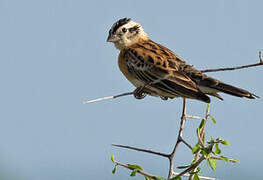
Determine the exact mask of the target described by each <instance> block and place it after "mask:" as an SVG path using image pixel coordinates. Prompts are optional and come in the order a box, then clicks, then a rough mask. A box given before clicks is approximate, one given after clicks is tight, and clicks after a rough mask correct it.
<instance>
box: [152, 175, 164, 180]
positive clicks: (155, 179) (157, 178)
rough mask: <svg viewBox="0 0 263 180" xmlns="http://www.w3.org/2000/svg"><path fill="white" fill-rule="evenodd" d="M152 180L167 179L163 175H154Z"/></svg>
mask: <svg viewBox="0 0 263 180" xmlns="http://www.w3.org/2000/svg"><path fill="white" fill-rule="evenodd" d="M154 180H167V179H166V178H163V177H158V176H154Z"/></svg>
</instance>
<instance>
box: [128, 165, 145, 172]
mask: <svg viewBox="0 0 263 180" xmlns="http://www.w3.org/2000/svg"><path fill="white" fill-rule="evenodd" d="M127 165H128V168H129V169H131V170H141V171H142V170H143V168H142V167H141V166H139V165H136V164H127Z"/></svg>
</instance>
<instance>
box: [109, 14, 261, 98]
mask: <svg viewBox="0 0 263 180" xmlns="http://www.w3.org/2000/svg"><path fill="white" fill-rule="evenodd" d="M107 42H111V43H113V44H114V45H115V47H116V48H117V49H118V50H119V51H120V53H119V56H118V66H119V69H120V71H121V72H122V73H123V75H124V76H125V77H126V78H127V79H128V80H129V81H130V82H131V83H132V84H133V85H134V86H135V87H136V88H135V90H134V92H133V95H134V97H135V98H136V99H143V98H144V97H145V96H146V95H150V96H156V97H160V98H161V99H162V100H168V99H173V98H176V97H182V98H188V99H195V100H199V101H202V102H205V103H210V101H211V99H210V97H209V96H214V97H216V98H218V99H220V100H223V98H222V97H221V96H220V95H219V94H218V93H220V92H223V93H226V94H229V95H232V96H236V97H245V98H249V99H255V98H259V97H258V96H256V95H255V94H252V93H250V92H249V91H247V90H244V89H241V88H238V87H235V86H232V85H229V84H226V83H224V82H222V81H220V80H217V79H215V78H212V77H210V76H207V75H206V74H204V73H202V72H201V71H200V70H198V69H196V68H194V67H193V66H192V65H189V64H188V63H186V61H184V60H183V59H182V58H180V57H179V56H177V55H176V54H175V53H174V52H173V51H171V50H170V49H168V48H166V47H165V46H163V45H161V44H158V43H156V42H154V41H152V40H151V39H150V38H149V36H148V34H147V33H146V32H145V31H144V29H143V28H142V26H141V25H140V24H139V23H137V22H134V21H133V20H132V19H131V18H122V19H119V20H118V21H116V22H115V23H114V24H113V25H112V27H111V28H110V30H109V35H108V38H107Z"/></svg>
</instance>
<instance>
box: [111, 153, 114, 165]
mask: <svg viewBox="0 0 263 180" xmlns="http://www.w3.org/2000/svg"><path fill="white" fill-rule="evenodd" d="M111 161H112V162H114V163H115V160H114V156H113V154H112V155H111Z"/></svg>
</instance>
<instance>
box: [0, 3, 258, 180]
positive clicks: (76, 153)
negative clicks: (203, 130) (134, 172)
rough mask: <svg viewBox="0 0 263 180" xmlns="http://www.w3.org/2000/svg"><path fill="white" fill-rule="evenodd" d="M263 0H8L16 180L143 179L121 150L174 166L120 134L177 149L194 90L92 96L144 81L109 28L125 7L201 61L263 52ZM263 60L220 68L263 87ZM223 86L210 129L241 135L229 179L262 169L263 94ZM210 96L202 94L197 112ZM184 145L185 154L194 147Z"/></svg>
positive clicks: (161, 170) (158, 171) (140, 160)
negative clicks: (185, 97)
mask: <svg viewBox="0 0 263 180" xmlns="http://www.w3.org/2000/svg"><path fill="white" fill-rule="evenodd" d="M262 7H263V2H262V1H259V0H258V1H256V0H255V1H248V0H247V1H240V0H236V1H234V0H231V1H229V0H221V1H216V2H215V1H209V0H206V1H194V0H192V1H157V2H153V1H139V0H133V1H121V0H118V1H88V0H45V1H44V0H42V1H40V0H23V1H20V0H0V23H1V24H0V52H1V53H0V82H1V88H0V109H1V111H0V112H1V113H0V118H1V121H0V122H1V124H0V178H1V179H5V180H9V179H12V180H16V179H19V180H23V179H25V180H46V179H49V180H53V179H54V180H60V179H61V180H67V179H68V180H69V179H76V180H82V179H143V177H142V176H137V177H135V178H132V177H129V172H128V171H127V170H126V169H123V168H119V169H118V170H117V175H112V174H111V170H112V168H113V164H112V162H111V161H110V155H111V154H114V155H115V157H116V159H117V160H119V161H121V162H123V163H136V164H140V165H142V166H143V167H144V169H145V171H147V172H150V173H152V174H155V175H159V176H163V177H167V173H168V172H167V169H168V161H167V159H163V158H160V157H157V156H153V155H149V154H144V153H139V152H133V151H130V150H123V149H117V148H114V147H112V146H111V144H112V143H119V144H126V145H132V146H138V147H142V148H149V149H153V150H156V151H162V152H166V153H168V152H170V151H171V150H172V148H173V146H174V143H175V139H176V137H177V132H178V126H179V117H180V115H181V109H182V100H181V99H180V98H179V99H174V100H170V101H161V100H160V99H159V98H154V97H147V98H145V99H144V100H141V101H139V100H136V99H134V98H133V97H132V96H129V97H123V98H119V99H116V100H110V101H103V102H98V103H94V104H88V105H83V104H82V101H83V100H85V99H93V98H96V97H102V96H108V95H114V94H119V93H122V92H127V91H131V90H133V89H134V88H133V86H132V85H131V84H130V83H129V82H128V81H127V80H126V79H125V78H124V77H123V75H122V74H121V72H120V71H119V69H118V67H117V55H118V51H117V50H116V49H115V48H114V46H113V45H112V44H110V43H106V38H107V35H108V31H109V29H110V27H111V25H112V24H113V23H114V22H115V21H116V20H118V19H119V18H123V17H131V18H132V19H133V20H134V21H137V22H140V23H141V24H142V26H143V27H144V29H145V31H146V32H147V33H148V34H149V36H150V37H151V39H152V40H154V41H156V42H159V43H161V44H163V45H165V46H167V47H168V48H170V49H172V50H173V51H175V52H176V53H177V54H178V55H179V56H181V57H182V58H184V59H185V60H186V61H187V62H189V63H190V64H194V65H195V67H196V68H199V69H206V68H217V67H231V66H234V65H245V64H251V63H256V62H258V51H259V50H263V49H262V48H263V46H262V42H263V36H262V33H263V24H262ZM262 68H263V67H256V68H249V69H244V70H237V71H232V72H218V73H209V75H211V76H213V77H216V78H218V79H220V80H223V81H225V82H228V83H231V84H233V85H237V86H239V87H242V88H244V89H247V90H249V91H251V92H254V93H256V94H257V95H259V96H261V97H263V84H262V75H263V71H262V70H263V69H262ZM223 97H224V99H225V101H223V102H222V101H220V100H217V99H215V98H212V103H211V114H212V115H213V116H214V117H215V118H216V120H217V124H216V125H213V124H212V123H211V122H209V123H208V126H207V130H208V131H207V137H210V136H213V137H222V138H225V139H226V140H228V141H229V142H230V146H227V147H224V148H223V149H222V150H223V154H224V155H225V156H229V157H233V158H236V159H239V160H240V164H232V163H225V162H220V163H219V164H218V167H217V169H216V171H215V172H212V170H210V169H209V168H207V167H206V163H203V167H204V168H203V175H206V176H211V177H216V178H218V179H224V180H225V179H254V180H255V179H261V178H262V172H261V171H262V170H261V169H262V167H261V166H262V161H263V156H262V148H263V141H262V134H261V133H262V125H263V123H262V114H261V111H262V107H263V101H262V98H261V99H257V100H249V99H241V98H235V97H231V96H228V95H223ZM205 106H206V105H205V104H204V103H202V102H198V101H194V100H190V101H188V104H187V112H188V114H192V115H198V116H202V115H203V114H204V112H205ZM198 124H199V122H198V120H189V121H187V122H186V129H185V132H184V137H185V139H187V140H188V141H189V142H190V143H191V144H192V145H193V144H195V142H196V141H197V139H196V136H195V128H196V126H197V125H198ZM192 157H193V156H192V155H191V152H189V151H188V150H187V149H186V147H184V146H180V148H179V151H178V153H177V155H176V166H178V165H184V164H186V163H187V162H190V161H191V159H192Z"/></svg>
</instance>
